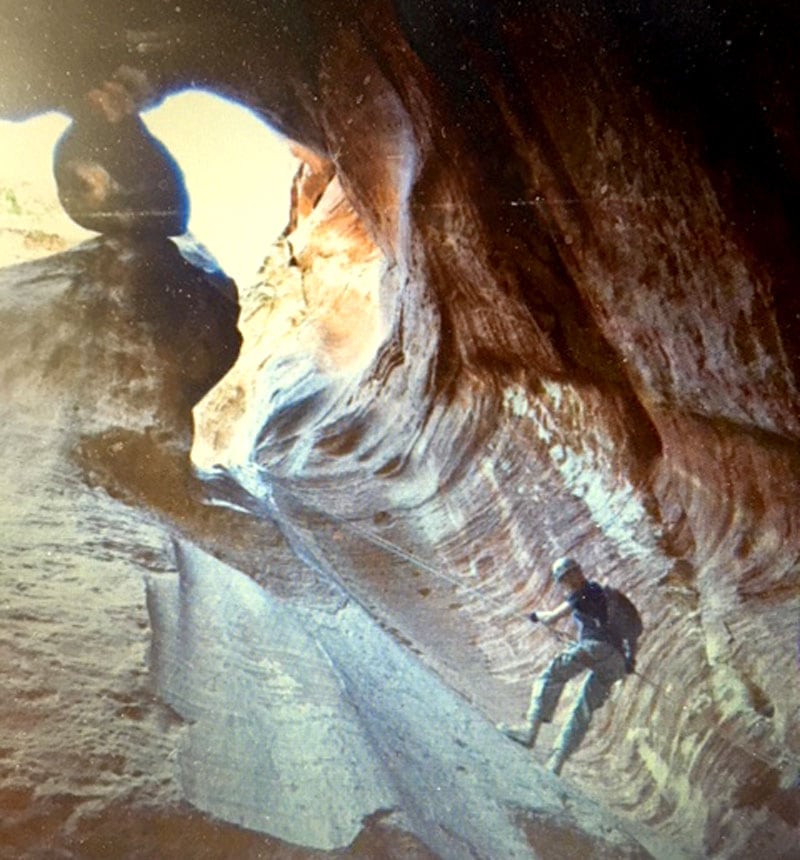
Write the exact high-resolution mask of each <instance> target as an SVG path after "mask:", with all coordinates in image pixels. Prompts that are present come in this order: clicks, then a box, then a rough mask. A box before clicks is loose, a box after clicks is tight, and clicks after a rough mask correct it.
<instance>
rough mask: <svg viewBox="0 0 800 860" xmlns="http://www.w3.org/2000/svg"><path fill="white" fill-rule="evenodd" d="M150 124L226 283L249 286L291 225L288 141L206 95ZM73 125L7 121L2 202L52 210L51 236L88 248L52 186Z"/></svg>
mask: <svg viewBox="0 0 800 860" xmlns="http://www.w3.org/2000/svg"><path fill="white" fill-rule="evenodd" d="M143 119H144V121H145V122H146V123H147V125H148V127H149V128H150V130H151V131H152V133H153V134H154V135H155V136H156V137H157V138H159V139H160V140H161V141H162V142H163V143H164V144H165V145H166V146H167V147H168V148H169V150H170V151H171V152H172V154H173V156H174V157H175V158H176V160H177V161H178V164H179V165H180V167H181V169H182V170H183V173H184V176H185V179H186V185H187V187H188V190H189V199H190V205H191V213H190V220H189V230H190V231H191V232H192V233H193V234H194V236H195V238H196V239H197V240H198V241H199V242H201V243H202V244H203V245H205V246H206V248H208V250H209V251H211V253H212V254H213V255H214V256H215V257H216V259H217V261H218V262H219V264H220V265H221V266H222V268H223V269H224V270H225V271H226V272H227V274H229V275H230V276H231V277H233V278H235V279H236V280H237V281H238V282H239V283H240V284H241V285H243V286H246V285H248V284H250V283H252V282H253V281H254V280H255V278H256V273H257V271H258V268H259V266H260V265H261V262H262V260H263V258H264V256H265V255H266V252H267V251H268V249H269V245H270V243H271V242H272V241H273V240H274V239H275V238H276V237H277V236H278V235H279V234H280V233H281V231H282V230H283V228H284V227H285V226H286V223H287V221H288V217H289V205H290V186H291V180H292V176H293V175H294V172H295V170H296V168H297V161H296V159H295V158H294V157H293V156H292V154H291V153H290V151H289V146H288V144H287V141H286V140H284V139H283V138H281V137H279V136H278V135H277V134H275V133H274V132H272V131H271V130H270V129H269V128H268V127H267V126H266V125H265V124H264V123H263V122H261V121H260V120H259V119H258V118H257V117H256V116H255V115H254V114H253V113H251V112H250V111H248V110H246V109H244V108H243V107H241V106H240V105H237V104H234V103H233V102H230V101H227V100H226V99H223V98H221V97H219V96H215V95H213V94H211V93H208V92H203V91H189V92H184V93H179V94H178V95H174V96H170V97H169V98H167V99H165V100H164V102H163V103H162V104H161V105H160V106H159V107H158V108H156V109H154V110H152V111H148V112H147V113H145V114H143ZM68 123H69V120H68V119H67V118H66V117H64V116H62V115H59V114H52V113H51V114H46V115H44V116H40V117H35V118H33V119H31V120H28V121H27V122H24V123H12V122H7V121H0V198H3V195H5V194H7V192H8V191H9V190H10V191H11V192H12V194H13V195H14V197H15V199H18V200H19V201H20V203H21V204H22V206H21V208H22V209H23V210H25V209H34V210H35V209H38V208H42V207H45V206H46V207H47V208H49V206H48V204H50V203H52V207H53V211H52V213H51V214H50V221H51V223H49V224H48V228H49V229H51V230H52V231H53V232H58V233H59V234H60V235H64V236H65V238H67V239H69V240H70V241H73V242H79V241H81V239H82V238H86V237H89V236H91V235H92V234H91V233H88V232H87V231H84V230H82V229H81V228H80V227H78V226H77V225H76V224H73V223H72V222H71V221H70V220H69V219H68V217H67V216H66V215H65V214H64V213H63V212H61V210H60V206H59V205H58V202H57V199H56V190H55V182H54V180H53V177H52V149H53V145H54V144H55V142H56V140H57V139H58V137H59V135H60V134H61V133H62V132H63V130H64V129H65V128H66V127H67V125H68ZM5 199H6V203H8V201H9V198H5ZM27 201H34V202H33V203H32V204H31V203H28V204H27V205H26V202H27ZM3 202H4V200H3V199H0V206H1V205H2V204H3ZM6 210H9V206H8V205H7V206H6V207H5V209H4V212H5V214H4V216H3V220H2V224H0V230H2V229H3V227H4V226H9V225H12V224H13V223H14V220H13V215H14V212H13V211H11V210H9V211H6ZM3 264H4V261H3V260H2V259H0V265H3Z"/></svg>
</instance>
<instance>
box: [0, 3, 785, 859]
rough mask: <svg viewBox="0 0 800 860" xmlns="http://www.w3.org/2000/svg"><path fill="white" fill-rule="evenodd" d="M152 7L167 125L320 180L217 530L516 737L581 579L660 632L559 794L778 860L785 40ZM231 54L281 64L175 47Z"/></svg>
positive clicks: (230, 425) (236, 371)
mask: <svg viewBox="0 0 800 860" xmlns="http://www.w3.org/2000/svg"><path fill="white" fill-rule="evenodd" d="M773 5H775V8H774V9H773ZM145 7H146V4H141V6H140V7H139V8H138V10H137V14H139V17H140V18H141V19H142V20H144V21H146V29H145V28H142V29H138V30H134V29H133V28H134V27H137V26H140V25H141V22H137V23H130V24H129V25H128V27H129V29H128V30H124V28H123V31H122V32H124V33H125V34H126V38H128V39H130V40H133V42H135V43H136V44H137V45H138V46H139V47H140V49H141V50H139V51H138V54H139V57H138V60H137V62H138V63H139V64H140V65H141V66H142V67H143V68H144V69H145V70H146V71H147V73H148V75H150V76H151V79H152V81H153V86H154V87H155V90H156V91H159V90H160V91H166V90H167V89H169V88H171V87H177V86H180V85H183V84H185V83H187V82H188V81H189V80H197V81H202V82H203V83H206V84H212V85H215V86H217V87H219V88H220V89H221V90H223V91H225V92H228V93H235V94H237V95H238V97H239V98H241V99H242V100H243V101H246V102H248V103H249V104H252V105H254V106H256V107H258V108H259V109H261V110H263V111H264V112H265V115H266V116H268V117H269V118H270V119H271V120H272V121H273V122H274V123H275V124H276V125H277V126H278V127H279V128H280V129H281V130H282V131H284V132H285V133H287V134H289V135H290V136H291V137H292V138H293V139H295V140H297V141H298V143H300V144H302V145H303V146H306V147H308V148H310V149H312V150H313V151H314V152H315V153H316V156H317V158H316V159H311V158H309V159H308V163H309V165H310V166H309V168H308V171H309V172H310V174H312V175H313V176H315V177H317V179H316V183H317V184H316V186H313V185H308V186H306V188H307V189H308V197H304V196H303V194H302V192H301V190H300V189H299V186H298V191H297V192H296V195H295V196H296V200H297V201H298V203H297V206H296V212H295V215H294V217H293V219H292V225H291V231H290V233H289V234H288V235H287V236H286V237H284V239H283V240H282V241H281V243H280V244H279V245H278V246H276V247H275V248H273V249H272V250H271V252H270V255H269V257H268V261H267V264H266V267H265V272H264V284H263V285H262V287H261V288H260V289H259V290H255V291H253V293H252V294H250V295H249V296H244V297H243V306H244V311H243V315H242V322H241V327H242V331H243V333H244V345H243V349H242V353H241V357H240V359H239V362H238V363H237V365H236V366H235V367H234V368H233V369H232V370H231V371H230V373H229V374H228V375H227V376H226V378H225V379H224V380H223V381H222V382H221V383H220V384H219V385H218V386H217V387H216V388H215V389H214V390H213V391H212V392H211V393H210V394H209V395H208V397H207V398H206V399H205V400H204V401H203V402H202V403H201V404H200V405H199V406H198V407H197V408H196V410H195V440H194V445H193V459H194V463H195V465H196V467H197V469H198V471H199V472H200V473H201V474H203V475H205V476H206V477H207V478H208V492H209V494H211V495H216V496H217V500H218V501H229V502H232V503H235V504H236V505H238V506H249V507H251V508H252V509H253V510H256V511H261V512H262V513H263V512H268V513H269V514H270V515H271V516H272V517H274V518H275V519H276V520H277V521H278V522H279V523H280V524H281V527H282V529H283V531H284V533H285V535H286V536H287V538H288V540H289V541H290V543H291V544H292V546H293V547H294V549H295V551H296V552H297V554H298V555H299V556H300V557H301V558H303V559H304V560H305V561H306V562H307V563H309V564H310V565H311V566H312V567H314V568H316V570H317V571H319V572H321V573H323V574H324V575H326V576H328V577H329V578H330V579H331V580H334V581H335V582H336V583H337V585H338V586H340V587H342V588H344V589H345V590H346V591H347V592H349V593H350V594H351V595H353V596H355V597H356V598H357V599H358V601H359V602H360V603H361V604H362V605H363V606H365V607H366V608H368V610H369V611H370V613H371V614H372V616H373V617H374V618H376V619H378V620H379V621H380V622H381V623H382V624H383V625H384V627H385V628H386V629H387V630H389V631H390V632H392V634H393V635H394V636H395V637H396V639H397V640H398V641H400V642H402V643H404V644H405V645H406V646H407V647H408V648H409V649H412V650H413V651H414V652H415V653H416V654H417V656H418V657H419V659H420V660H421V661H422V662H423V663H424V664H425V665H427V666H428V667H430V668H432V669H433V670H435V671H436V672H437V673H438V675H439V676H440V677H441V678H442V679H443V680H444V681H445V682H446V683H447V684H448V685H449V686H450V687H451V688H452V689H454V690H456V691H457V692H459V693H461V694H462V695H463V696H464V697H466V698H467V700H468V701H470V702H471V703H472V705H473V707H474V708H475V710H476V711H478V712H480V713H482V714H484V715H485V716H486V717H488V718H489V719H490V720H492V721H493V720H496V719H510V718H513V717H514V716H515V715H516V714H517V713H521V712H522V711H523V710H524V707H525V704H526V702H527V690H528V685H529V682H530V679H531V678H532V676H533V675H535V674H536V673H537V672H538V671H540V670H541V669H542V667H543V666H544V665H545V663H546V662H547V660H549V659H550V657H551V656H552V655H553V654H554V653H555V650H556V648H557V647H559V644H558V643H557V642H555V641H554V640H552V639H550V638H548V636H547V634H546V633H545V632H543V631H540V630H539V629H535V628H531V627H530V625H529V624H528V622H527V621H526V619H525V612H526V610H529V609H530V608H531V607H532V606H535V605H538V604H540V603H543V602H544V603H547V602H550V601H554V600H555V596H554V595H552V594H551V592H550V587H549V583H548V580H547V573H546V571H547V568H548V565H549V562H550V560H552V558H553V557H554V556H555V555H561V554H563V553H566V552H568V553H570V554H572V555H575V556H576V557H578V558H579V559H580V560H581V562H582V563H583V564H584V565H585V567H586V568H587V569H588V570H589V571H591V572H592V573H596V575H597V576H598V577H599V578H600V579H603V580H605V579H608V580H610V581H612V582H613V583H614V584H615V585H617V586H619V587H621V588H623V589H624V590H625V591H626V592H628V593H629V594H630V595H631V597H632V598H633V599H634V600H635V601H636V602H637V604H638V605H639V607H640V608H641V611H642V614H643V616H644V620H645V625H646V632H645V637H644V640H643V643H642V651H641V655H640V659H639V670H640V674H639V675H638V676H633V677H631V678H629V679H627V680H626V682H625V684H624V686H622V687H621V688H619V689H618V690H617V691H616V693H615V695H614V696H613V697H612V700H611V701H610V702H609V703H608V704H607V705H606V706H605V708H604V709H603V710H602V711H601V712H600V713H599V714H597V715H596V717H595V720H594V722H593V724H592V728H591V730H590V733H589V736H588V737H587V740H586V742H585V743H584V744H583V746H582V748H581V750H580V751H579V752H578V753H577V754H576V755H575V757H574V758H573V759H572V760H571V761H570V762H569V764H568V765H567V768H566V769H565V772H564V777H565V779H566V780H567V781H569V782H571V783H573V784H578V785H579V786H580V787H581V789H582V791H583V792H584V793H585V795H586V796H587V797H589V798H595V799H600V800H602V802H603V803H605V804H607V805H608V808H609V809H610V810H613V812H614V813H615V814H617V815H619V816H621V817H622V818H623V819H625V820H627V821H628V822H629V824H630V826H631V828H633V827H643V828H644V829H645V832H646V833H647V834H649V835H650V837H651V838H653V839H655V838H657V839H658V840H663V841H660V842H659V843H658V844H660V845H664V844H671V845H672V846H673V849H674V852H675V853H676V854H679V853H680V852H684V853H685V854H687V855H689V856H720V857H738V856H778V857H790V856H792V854H793V853H794V852H796V845H797V826H798V821H800V811H799V810H798V799H797V793H796V788H795V789H793V788H792V785H793V783H794V781H795V779H796V776H797V771H798V756H800V746H799V745H798V738H799V737H800V706H798V701H797V693H796V690H797V684H796V681H797V672H798V667H797V664H796V640H797V624H798V587H799V586H800V581H799V579H800V574H799V573H798V558H800V521H799V520H800V518H799V516H798V507H797V502H796V495H797V493H796V490H797V487H798V472H799V471H800V458H799V457H798V447H797V437H798V429H799V423H798V418H799V416H798V391H797V367H798V351H797V335H798V326H797V320H798V316H797V314H798V306H797V297H796V290H795V283H796V278H797V274H798V259H797V250H796V249H797V247H798V243H797V201H798V193H797V192H798V185H797V180H798V177H799V176H800V169H798V165H800V159H799V158H798V147H797V139H798V135H797V131H798V128H797V125H798V121H797V114H796V110H795V108H794V105H795V104H796V96H797V92H798V89H800V87H799V86H798V80H797V70H796V67H795V65H794V61H793V50H794V48H793V46H792V45H791V39H790V37H789V35H788V34H790V33H792V32H796V27H797V23H798V22H797V21H796V20H795V13H794V12H790V11H785V10H779V9H778V8H777V4H769V3H768V4H764V6H763V7H761V8H760V9H759V11H758V12H753V11H752V10H749V11H748V15H745V14H744V12H741V13H740V12H738V11H737V10H736V9H734V8H731V7H730V5H729V4H728V5H725V7H724V8H723V4H717V3H714V4H708V5H707V6H706V7H704V8H703V9H702V10H700V9H697V8H695V7H694V6H691V7H690V6H689V5H688V4H677V5H676V4H669V8H666V5H664V6H659V7H658V8H655V9H653V10H652V11H650V12H647V13H646V12H644V11H642V10H641V8H640V7H636V9H633V8H632V7H629V6H628V5H627V4H614V3H608V4H596V5H594V6H593V7H592V8H591V9H588V8H585V7H583V8H581V9H580V10H577V9H571V8H566V7H565V6H564V5H563V4H559V5H556V4H548V5H547V6H546V8H543V9H538V10H533V11H531V10H530V9H528V8H524V9H522V8H520V7H519V6H518V5H517V4H515V3H510V2H508V3H506V2H500V3H496V4H488V3H486V4H483V3H481V4H478V3H469V4H463V5H461V6H459V8H458V9H452V10H448V12H447V13H445V12H439V11H438V9H437V7H434V8H431V4H424V3H417V2H410V0H398V2H381V0H374V2H361V3H358V4H347V3H344V4H341V6H337V9H336V11H333V10H331V9H330V8H329V4H325V3H313V2H309V3H305V4H292V5H291V8H286V7H284V6H282V5H275V6H274V7H269V8H267V9H261V10H259V12H258V13H257V12H255V11H254V12H253V13H252V14H251V13H250V12H247V13H244V12H242V13H241V16H240V17H238V16H237V17H235V18H234V17H231V19H230V20H228V21H226V22H225V27H224V29H223V30H220V19H219V18H218V17H214V16H212V15H210V14H209V15H208V16H206V14H205V13H206V11H207V10H206V8H205V4H202V3H186V4H181V7H180V8H182V9H183V13H182V17H181V20H180V21H177V20H175V17H174V15H175V13H174V12H173V11H169V12H166V11H164V12H161V13H158V12H155V11H153V10H151V9H150V8H149V6H148V7H147V8H145ZM198 11H199V12H200V13H201V14H196V13H198ZM74 14H75V18H76V20H78V19H80V18H81V15H83V14H84V13H82V12H80V11H79V10H77V8H76V10H75V12H74ZM114 14H117V13H114ZM119 14H123V13H119ZM167 16H169V17H168V18H167ZM751 16H755V18H753V17H751ZM123 17H124V15H123ZM181 24H182V25H183V31H182V32H183V34H184V39H185V41H183V42H182V43H181V45H180V46H179V45H178V44H177V43H176V42H174V41H171V40H170V38H169V37H168V36H169V34H171V33H173V32H174V31H173V28H174V27H175V26H177V25H181ZM98 26H102V25H100V24H98V22H97V21H95V22H94V27H95V28H97V27H98ZM223 31H224V32H226V33H228V34H230V35H229V40H230V43H231V44H232V45H237V46H242V45H243V46H246V47H247V46H255V45H256V44H257V49H256V48H255V47H253V50H251V51H244V56H245V60H244V62H242V60H241V52H228V51H224V50H217V51H214V52H213V55H209V54H207V53H203V52H200V51H197V50H194V51H193V50H191V48H189V49H187V48H186V47H185V45H187V44H188V45H190V46H191V45H194V47H195V48H196V47H197V46H198V45H200V44H207V43H208V41H209V39H210V34H211V33H212V32H213V33H214V36H215V38H216V39H218V38H219V34H220V32H223ZM7 32H10V33H12V34H13V33H14V32H16V31H15V30H14V29H13V28H12V29H10V30H9V31H7ZM756 34H758V35H756ZM159 36H160V38H159ZM50 37H51V38H54V37H52V36H50ZM8 38H10V37H8ZM137 39H138V40H139V41H138V42H137V41H136V40H137ZM83 49H84V50H86V51H87V52H88V53H91V51H90V47H89V46H88V45H83ZM123 55H124V58H125V61H128V60H129V57H128V55H127V53H125V52H124V51H122V50H120V51H119V52H118V54H117V56H119V57H120V63H122V62H123V59H122V57H123ZM103 59H104V61H107V60H108V54H107V53H106V54H104V56H103ZM234 60H235V62H234ZM107 73H108V74H109V75H113V73H114V70H113V68H109V70H108V72H107ZM97 74H98V75H99V76H100V77H102V76H103V74H105V72H103V73H101V72H99V71H98V73H97ZM73 87H74V84H69V85H67V84H65V85H64V89H63V91H62V92H61V93H59V94H58V98H60V99H61V102H62V103H63V104H65V105H69V104H70V103H72V102H73V101H74V99H75V98H76V97H77V96H76V94H75V93H74V91H73ZM20 98H23V97H21V96H19V94H15V93H13V92H9V91H8V86H6V89H5V90H4V91H3V93H2V99H0V103H2V104H4V105H6V106H7V107H6V108H5V109H7V110H12V109H14V110H16V109H18V99H20ZM42 98H43V96H42V95H41V94H40V93H39V92H38V91H37V93H36V94H35V96H31V97H30V99H31V106H32V108H35V107H38V106H39V105H40V104H41V99H42ZM23 101H24V98H23ZM331 165H332V170H331ZM312 187H313V188H314V190H313V191H312V190H311V189H312ZM323 189H324V190H323ZM300 201H303V204H302V205H301V203H300ZM306 251H307V252H308V253H306ZM318 252H322V254H321V257H322V259H321V260H317V253H318ZM351 265H354V266H355V268H354V269H353V270H352V271H353V278H352V288H351V287H350V271H351V270H350V268H349V267H350V266H351ZM306 287H308V290H306ZM284 299H285V300H286V301H285V303H284ZM268 333H270V334H272V337H268V336H267V334H268ZM268 579H269V578H268V577H267V579H266V582H265V585H266V586H267V587H268V586H269V582H268ZM231 611H233V610H231ZM198 671H199V669H198ZM219 707H223V705H222V704H219ZM550 740H552V736H549V737H548V736H545V737H544V738H543V744H545V745H546V744H547V743H548V742H549V741H550ZM515 752H516V754H517V755H518V756H519V757H520V758H522V759H524V760H525V761H526V763H527V764H528V765H529V766H530V767H531V768H534V767H536V763H537V758H536V754H534V755H533V756H531V754H530V753H528V752H526V751H524V750H515ZM530 842H531V844H532V845H536V844H537V843H536V839H535V838H534V837H531V838H530ZM643 844H644V843H643ZM647 844H655V843H647ZM473 847H474V846H473ZM475 850H476V851H477V853H478V855H479V856H485V855H484V854H482V853H481V852H480V851H479V850H478V849H477V848H476V849H475ZM532 850H533V849H532ZM536 850H540V849H539V848H538V845H537V848H536ZM653 851H654V852H655V853H656V854H659V852H658V851H657V850H656V849H653ZM661 853H663V852H661ZM665 856H666V855H665Z"/></svg>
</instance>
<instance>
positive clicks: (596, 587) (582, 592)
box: [567, 581, 609, 642]
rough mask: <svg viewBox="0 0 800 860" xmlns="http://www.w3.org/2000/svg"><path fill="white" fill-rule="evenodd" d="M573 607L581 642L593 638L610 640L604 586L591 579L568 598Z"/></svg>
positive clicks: (602, 640) (595, 639)
mask: <svg viewBox="0 0 800 860" xmlns="http://www.w3.org/2000/svg"><path fill="white" fill-rule="evenodd" d="M567 603H569V605H570V606H571V607H572V617H573V619H574V620H575V623H576V624H577V625H578V630H579V631H580V635H579V637H578V638H579V640H580V641H581V642H583V641H585V640H587V639H592V640H594V641H598V642H608V641H609V634H608V605H607V603H606V595H605V591H604V590H603V586H602V585H600V584H599V583H598V582H592V581H589V582H587V583H586V585H584V586H583V587H582V588H579V589H578V590H577V591H574V592H573V593H572V594H570V596H569V597H568V598H567Z"/></svg>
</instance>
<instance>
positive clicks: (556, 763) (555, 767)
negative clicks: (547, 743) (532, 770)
mask: <svg viewBox="0 0 800 860" xmlns="http://www.w3.org/2000/svg"><path fill="white" fill-rule="evenodd" d="M564 761H565V759H564V758H563V757H562V755H561V753H560V752H559V750H556V751H555V752H554V753H553V754H552V755H551V756H550V758H549V759H548V760H547V765H546V766H547V769H548V770H549V771H550V773H552V774H554V775H555V776H560V774H561V768H562V767H564Z"/></svg>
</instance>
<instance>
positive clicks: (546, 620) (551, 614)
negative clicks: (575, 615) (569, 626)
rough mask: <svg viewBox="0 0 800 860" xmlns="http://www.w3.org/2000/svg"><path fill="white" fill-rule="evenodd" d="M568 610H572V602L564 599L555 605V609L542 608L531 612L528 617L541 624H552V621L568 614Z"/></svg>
mask: <svg viewBox="0 0 800 860" xmlns="http://www.w3.org/2000/svg"><path fill="white" fill-rule="evenodd" d="M570 612H572V604H571V603H570V602H569V601H568V600H565V601H564V602H563V603H560V604H559V605H558V606H556V608H555V609H551V610H549V611H547V610H543V611H542V612H531V614H530V615H529V616H528V618H530V620H531V621H534V622H536V621H541V622H542V624H552V623H553V622H554V621H559V620H560V619H562V618H564V617H565V616H566V615H569V614H570Z"/></svg>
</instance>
